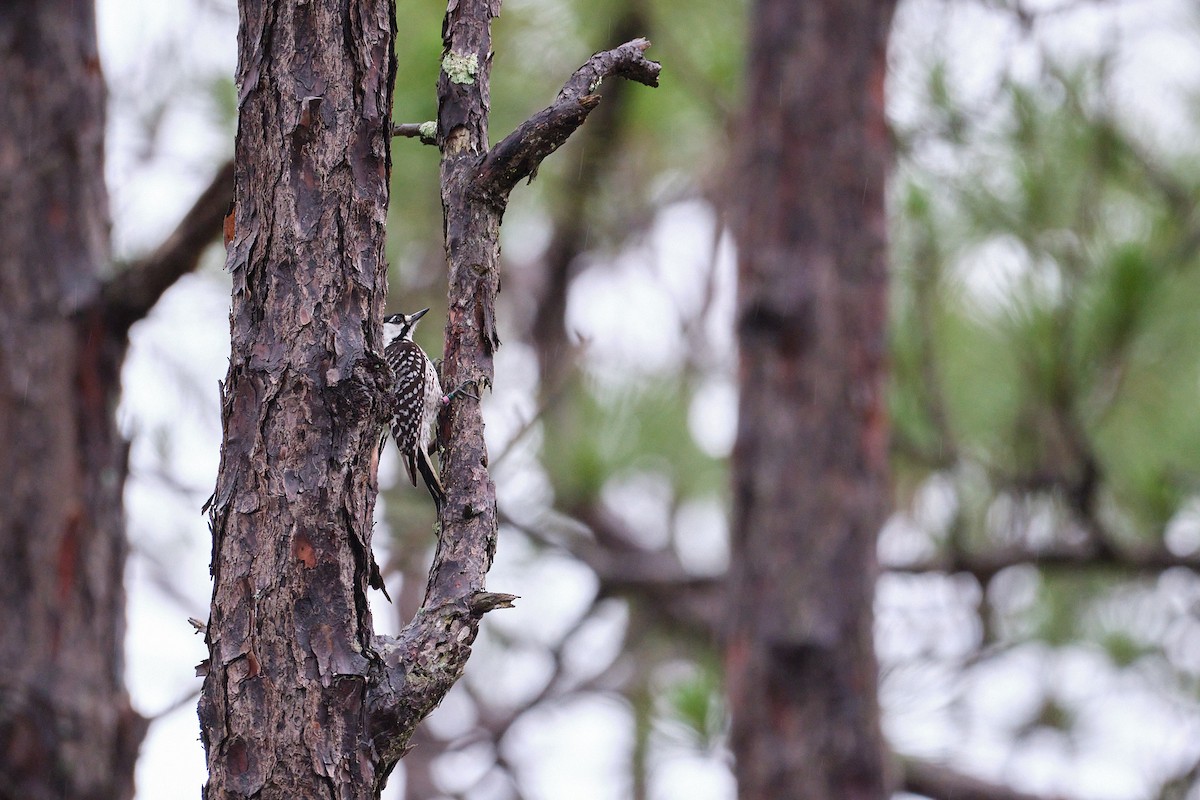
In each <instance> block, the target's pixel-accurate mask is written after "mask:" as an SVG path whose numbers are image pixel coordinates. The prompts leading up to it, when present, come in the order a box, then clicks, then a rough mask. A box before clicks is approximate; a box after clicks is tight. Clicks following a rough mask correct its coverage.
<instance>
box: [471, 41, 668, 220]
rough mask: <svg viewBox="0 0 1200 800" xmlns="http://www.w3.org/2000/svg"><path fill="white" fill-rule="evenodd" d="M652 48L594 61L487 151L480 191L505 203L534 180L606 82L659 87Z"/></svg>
mask: <svg viewBox="0 0 1200 800" xmlns="http://www.w3.org/2000/svg"><path fill="white" fill-rule="evenodd" d="M649 46H650V42H649V41H648V40H647V39H634V40H633V41H630V42H626V43H625V44H623V45H621V46H620V47H616V48H613V49H612V50H605V51H603V52H600V53H596V55H594V56H592V57H591V58H589V59H588V60H587V63H585V64H584V65H583V66H582V67H580V68H579V69H577V70H575V74H573V75H572V76H571V77H570V79H568V80H567V82H566V83H565V84H563V88H562V90H561V91H560V92H559V93H558V97H556V98H555V99H554V102H553V103H552V104H551V105H550V106H548V107H547V108H545V109H543V110H541V111H539V112H538V113H536V114H534V115H533V116H532V117H530V118H529V119H527V120H525V122H523V123H521V125H520V127H518V128H517V129H516V130H515V131H513V132H512V133H510V134H509V135H508V136H506V137H504V139H502V140H501V141H500V142H498V143H497V144H496V145H495V146H494V147H492V148H491V149H490V150H489V151H488V153H487V156H486V157H485V158H484V160H483V163H482V164H480V165H479V172H478V173H477V176H476V179H475V180H476V187H477V188H478V189H479V190H481V191H483V192H485V193H486V194H487V195H488V196H490V197H491V198H493V200H494V201H496V202H498V203H500V204H501V205H503V203H504V202H506V201H507V198H508V194H509V192H511V191H512V189H513V187H514V186H516V185H517V183H518V182H520V181H521V180H522V179H523V178H526V177H529V178H530V179H532V177H533V175H534V174H535V173H536V172H537V168H538V166H539V165H540V164H541V163H542V161H543V160H544V159H545V158H546V156H548V155H550V154H551V153H553V152H554V151H555V150H557V149H558V148H559V147H561V146H562V145H563V143H564V142H566V141H567V139H568V138H569V137H570V135H571V134H572V133H574V132H575V130H576V129H577V128H578V127H579V126H580V125H582V124H583V121H584V120H585V119H587V116H588V114H590V113H591V111H592V109H594V108H595V107H596V106H597V105H599V104H600V97H599V95H596V94H593V92H595V90H596V89H597V88H598V87H599V86H600V82H601V81H602V80H603V79H604V78H607V77H618V78H625V79H627V80H631V81H637V82H638V83H643V84H645V85H646V86H658V74H659V72H660V71H661V70H662V66H661V65H660V64H658V62H656V61H650V60H649V59H647V58H646V56H645V55H644V53H645V51H646V48H648V47H649Z"/></svg>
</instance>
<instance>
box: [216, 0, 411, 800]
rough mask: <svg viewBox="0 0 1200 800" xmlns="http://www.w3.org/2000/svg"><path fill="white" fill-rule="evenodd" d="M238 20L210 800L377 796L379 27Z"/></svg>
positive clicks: (385, 79) (265, 14) (384, 123)
mask: <svg viewBox="0 0 1200 800" xmlns="http://www.w3.org/2000/svg"><path fill="white" fill-rule="evenodd" d="M240 13H241V26H240V31H239V40H238V51H239V52H238V55H239V59H238V72H237V85H238V87H239V107H240V113H239V124H238V134H237V144H236V152H235V163H236V165H237V168H236V216H235V232H234V235H233V239H232V241H231V242H230V244H229V248H228V257H227V267H228V269H229V271H230V273H231V274H232V277H233V306H232V311H231V316H230V320H231V334H232V343H231V345H232V353H231V357H230V364H229V373H228V377H227V378H226V380H225V383H224V385H223V391H222V400H223V412H222V415H223V425H224V444H223V448H222V458H221V465H220V471H219V474H218V478H217V488H216V492H215V494H214V497H213V500H212V507H211V521H212V531H213V562H212V572H213V578H214V588H213V600H212V611H211V619H210V622H209V626H208V635H207V638H208V642H209V649H210V658H209V662H208V665H209V666H208V673H207V676H206V679H205V682H204V689H203V694H202V698H201V703H200V717H201V723H202V738H203V741H204V745H205V749H206V752H207V758H208V767H209V783H208V787H207V791H206V797H207V798H208V800H218V798H234V797H239V798H240V797H246V796H251V795H253V796H255V797H260V798H263V799H264V800H267V799H268V798H299V797H304V798H318V797H329V798H333V797H336V798H339V800H345V799H348V798H369V797H376V796H378V791H379V788H380V787H381V786H382V784H383V782H384V780H385V779H386V776H387V771H388V770H389V769H390V768H391V766H392V765H393V764H394V762H395V758H391V759H390V760H386V759H381V757H380V752H379V748H380V747H381V746H382V744H381V743H380V742H377V741H375V739H374V738H373V733H375V732H374V731H372V730H370V726H369V721H368V715H367V710H366V706H367V703H368V696H367V695H368V687H369V686H370V685H371V683H372V681H371V678H370V675H369V673H371V672H372V671H375V672H376V673H377V672H378V671H379V670H380V669H381V665H380V661H379V659H378V657H377V655H376V653H375V650H374V649H373V642H372V633H371V631H372V628H371V617H370V611H369V609H368V605H367V586H368V581H369V580H371V578H372V576H373V575H377V571H376V570H375V566H374V561H373V559H372V556H371V525H372V512H373V507H374V502H375V494H376V491H375V485H374V482H375V456H376V448H377V446H378V444H379V438H378V437H379V433H380V430H381V429H380V421H381V419H382V405H381V404H382V402H383V401H382V397H383V392H384V391H385V387H386V379H387V375H386V366H385V365H384V364H383V362H382V360H381V359H380V358H379V357H378V356H377V355H375V354H377V353H380V352H382V349H383V343H382V342H381V341H380V327H379V320H380V318H381V316H382V308H383V302H384V299H385V293H386V279H387V268H386V266H387V265H386V262H385V258H384V230H383V229H384V222H385V220H386V216H387V200H388V178H389V172H390V160H389V155H388V154H389V136H390V124H391V114H390V112H391V93H392V82H393V78H394V75H393V72H394V68H395V67H394V65H395V59H394V55H393V52H392V38H393V36H394V32H395V19H394V11H393V8H392V4H391V2H390V0H351V2H349V3H345V4H337V3H327V2H310V3H274V2H269V0H243V2H241V3H240Z"/></svg>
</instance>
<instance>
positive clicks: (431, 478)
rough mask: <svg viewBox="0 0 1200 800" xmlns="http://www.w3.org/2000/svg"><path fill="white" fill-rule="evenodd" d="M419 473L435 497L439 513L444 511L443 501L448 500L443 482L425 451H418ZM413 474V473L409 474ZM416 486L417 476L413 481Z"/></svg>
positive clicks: (434, 502) (434, 500)
mask: <svg viewBox="0 0 1200 800" xmlns="http://www.w3.org/2000/svg"><path fill="white" fill-rule="evenodd" d="M416 462H417V464H416V466H417V471H419V472H420V473H421V479H422V480H424V481H425V487H426V488H427V489H429V494H431V495H433V504H434V505H435V506H436V507H437V509H438V511H441V509H442V501H444V500H445V499H446V490H445V489H443V488H442V482H441V481H440V480H439V479H438V474H437V470H436V469H434V467H433V464H432V463H431V462H430V460H429V456H428V455H427V454H426V453H425V451H424V450H420V449H418V450H417V457H416ZM409 474H410V475H411V474H412V473H411V472H410V473H409ZM413 483H414V485H415V484H416V480H415V476H414V480H413Z"/></svg>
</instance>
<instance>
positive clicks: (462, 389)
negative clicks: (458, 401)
mask: <svg viewBox="0 0 1200 800" xmlns="http://www.w3.org/2000/svg"><path fill="white" fill-rule="evenodd" d="M468 386H473V387H474V388H475V391H476V392H478V391H479V381H478V380H469V381H463V382H462V383H460V384H459V385H458V386H457V387H456V388H455V389H454V390H453V391H451V392H450V393H449V394H447V395H445V396H443V397H442V408H445V407H446V406H448V405H450V401H451V400H453V399H454V398H456V397H458V396H459V395H460V394H461V395H463V396H464V397H470V398H471V399H472V400H475V401H478V400H479V395H477V394H472V393H471V392H468V391H467V387H468Z"/></svg>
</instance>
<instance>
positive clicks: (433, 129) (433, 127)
mask: <svg viewBox="0 0 1200 800" xmlns="http://www.w3.org/2000/svg"><path fill="white" fill-rule="evenodd" d="M417 132H418V133H420V134H421V138H422V139H436V138H437V123H436V122H434V121H433V120H429V121H428V122H422V123H421V124H420V126H419V127H418V128H417Z"/></svg>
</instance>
